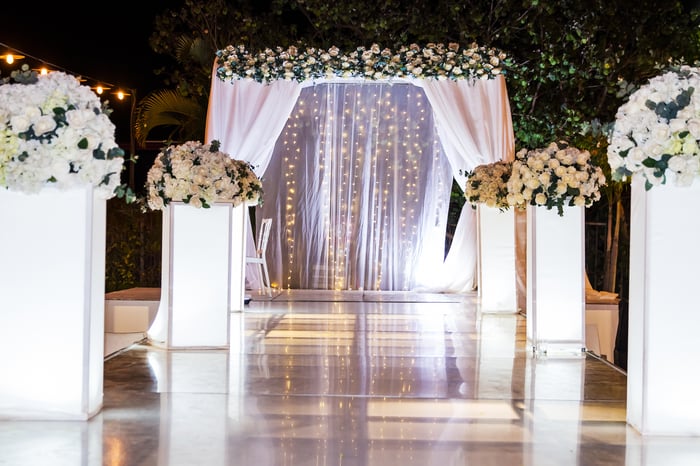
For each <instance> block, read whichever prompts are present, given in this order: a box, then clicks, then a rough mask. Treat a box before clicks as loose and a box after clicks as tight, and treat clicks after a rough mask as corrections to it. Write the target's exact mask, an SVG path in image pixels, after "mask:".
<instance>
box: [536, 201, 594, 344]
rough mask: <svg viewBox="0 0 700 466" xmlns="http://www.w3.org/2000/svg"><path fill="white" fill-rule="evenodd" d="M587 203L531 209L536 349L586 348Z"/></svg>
mask: <svg viewBox="0 0 700 466" xmlns="http://www.w3.org/2000/svg"><path fill="white" fill-rule="evenodd" d="M584 220H585V217H584V208H583V207H566V208H564V215H563V216H559V214H558V213H557V210H556V209H552V210H548V209H546V208H544V207H536V206H528V207H527V339H528V343H529V344H530V345H531V346H532V348H533V350H534V351H535V352H537V353H542V354H545V353H546V354H548V355H556V354H570V355H577V354H578V355H582V354H583V350H584V349H585V341H586V338H585V296H586V295H585V278H584V270H585V254H584V249H585V248H584V226H585V222H584Z"/></svg>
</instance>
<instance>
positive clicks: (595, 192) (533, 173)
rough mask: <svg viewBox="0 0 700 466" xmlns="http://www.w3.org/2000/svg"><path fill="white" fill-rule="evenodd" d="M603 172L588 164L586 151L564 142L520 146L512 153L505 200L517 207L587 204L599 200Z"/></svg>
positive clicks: (589, 159)
mask: <svg viewBox="0 0 700 466" xmlns="http://www.w3.org/2000/svg"><path fill="white" fill-rule="evenodd" d="M604 185H605V175H604V174H603V171H602V170H601V168H600V167H596V166H595V165H593V164H592V163H591V155H590V153H589V152H588V151H586V150H580V149H577V148H575V147H571V146H569V144H568V143H567V142H565V141H560V142H552V143H551V144H549V146H547V147H546V148H544V149H535V150H527V149H521V150H520V151H518V153H517V154H516V155H515V160H514V161H513V168H512V171H511V176H510V178H509V179H508V183H507V186H508V203H509V204H510V205H512V206H515V207H517V208H520V209H524V208H525V207H526V206H527V205H535V206H544V207H546V208H547V209H552V208H554V207H556V208H557V211H558V213H559V215H564V206H567V205H568V206H584V207H590V206H591V205H593V203H594V202H596V201H598V200H599V199H600V188H601V187H602V186H604Z"/></svg>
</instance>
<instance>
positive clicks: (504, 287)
mask: <svg viewBox="0 0 700 466" xmlns="http://www.w3.org/2000/svg"><path fill="white" fill-rule="evenodd" d="M477 211H478V226H479V228H478V232H479V233H478V234H479V237H478V244H479V287H478V289H479V297H480V303H481V305H480V310H481V311H482V312H511V313H514V312H517V310H518V307H517V300H516V270H515V218H514V214H513V210H512V209H510V210H506V211H503V212H501V211H500V210H499V209H498V208H495V207H487V206H485V205H483V204H480V205H479V206H478V208H477Z"/></svg>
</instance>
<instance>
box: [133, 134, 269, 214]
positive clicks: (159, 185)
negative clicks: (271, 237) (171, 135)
mask: <svg viewBox="0 0 700 466" xmlns="http://www.w3.org/2000/svg"><path fill="white" fill-rule="evenodd" d="M146 190H147V193H148V199H147V202H148V207H150V208H151V209H152V210H164V209H165V208H166V206H167V205H168V204H170V202H172V201H180V202H184V203H186V204H189V205H191V206H193V207H197V208H208V207H211V205H212V204H213V203H214V202H233V205H234V206H238V205H240V204H242V203H244V202H245V203H248V204H258V205H262V202H263V199H262V195H263V190H262V183H261V181H260V179H258V177H257V175H256V174H255V172H254V171H253V168H252V167H251V166H250V164H249V163H248V162H244V161H242V160H235V159H232V158H231V157H230V156H229V155H228V154H226V153H224V152H220V151H219V142H218V141H212V142H211V143H210V144H202V143H201V142H199V141H188V142H185V143H183V144H180V145H178V146H169V147H166V148H165V149H163V150H162V151H161V152H160V153H159V154H158V156H157V157H156V159H155V161H154V162H153V165H152V166H151V168H150V169H149V170H148V174H147V176H146Z"/></svg>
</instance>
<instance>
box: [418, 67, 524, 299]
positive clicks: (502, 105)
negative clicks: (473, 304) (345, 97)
mask: <svg viewBox="0 0 700 466" xmlns="http://www.w3.org/2000/svg"><path fill="white" fill-rule="evenodd" d="M417 85H419V86H421V87H422V88H423V90H424V91H425V95H426V96H427V98H428V100H429V101H430V105H431V107H432V109H433V112H434V113H435V120H436V122H437V126H438V133H439V134H440V140H441V141H442V146H443V148H444V150H445V154H446V155H447V159H448V160H449V161H450V164H451V165H452V171H453V175H454V177H455V178H456V179H457V180H460V181H461V182H464V181H466V179H465V178H464V176H460V175H459V173H460V171H462V172H464V171H465V170H466V171H471V170H473V169H474V167H476V166H477V165H482V164H487V163H492V162H495V161H497V160H513V159H514V157H515V142H514V136H513V126H512V120H511V114H510V104H509V102H508V94H507V90H506V83H505V79H504V78H503V75H500V76H498V77H496V78H495V79H489V80H480V81H475V82H469V81H467V80H459V81H438V80H422V81H417ZM476 236H477V235H476V215H475V212H474V211H473V209H471V208H469V207H468V206H467V207H466V208H465V209H463V211H462V213H461V215H460V218H459V222H458V224H457V228H456V230H455V234H454V238H453V240H452V245H451V247H450V251H449V254H448V255H447V257H446V258H445V262H444V263H443V266H442V267H441V268H440V269H438V270H434V271H433V275H432V276H433V281H432V283H431V284H429V285H428V288H432V289H435V290H439V291H452V292H464V291H469V290H471V289H473V287H474V285H475V280H474V279H475V271H476V262H477V248H476Z"/></svg>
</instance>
